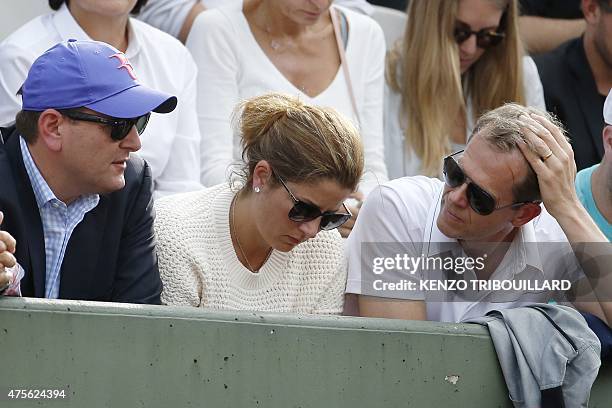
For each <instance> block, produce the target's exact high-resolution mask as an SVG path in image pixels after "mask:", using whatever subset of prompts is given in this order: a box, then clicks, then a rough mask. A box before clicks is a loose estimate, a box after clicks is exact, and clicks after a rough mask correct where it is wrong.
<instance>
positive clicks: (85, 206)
mask: <svg viewBox="0 0 612 408" xmlns="http://www.w3.org/2000/svg"><path fill="white" fill-rule="evenodd" d="M19 144H20V145H21V156H22V157H23V164H24V165H25V168H26V171H27V172H28V177H29V178H30V184H31V185H32V190H34V196H35V197H36V203H37V204H38V211H39V212H40V219H41V221H42V226H43V234H44V236H45V257H46V277H45V297H46V298H49V299H57V297H58V296H59V286H60V276H59V275H60V270H61V268H62V261H63V260H64V253H65V252H66V247H67V246H68V241H69V240H70V236H71V235H72V231H74V228H75V227H76V226H77V225H78V224H79V223H80V222H81V221H82V220H83V217H85V214H87V212H89V211H91V210H92V209H94V208H95V207H96V206H97V205H98V202H99V201H100V196H99V195H97V194H93V195H88V196H81V197H79V198H77V199H76V200H74V201H73V202H71V203H70V204H68V205H66V204H64V203H63V202H62V201H60V200H59V199H58V198H57V197H56V196H55V194H53V191H51V189H50V188H49V185H48V184H47V182H46V181H45V179H44V178H43V176H42V175H41V174H40V171H39V170H38V167H36V164H35V163H34V160H33V159H32V156H31V155H30V150H29V149H28V146H27V143H26V142H25V140H23V138H22V137H21V136H20V137H19Z"/></svg>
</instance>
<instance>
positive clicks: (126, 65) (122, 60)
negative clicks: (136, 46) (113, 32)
mask: <svg viewBox="0 0 612 408" xmlns="http://www.w3.org/2000/svg"><path fill="white" fill-rule="evenodd" d="M113 57H115V58H117V59H118V60H119V62H120V63H121V65H119V66H118V67H117V69H121V68H125V69H126V70H127V72H128V74H130V77H132V79H134V80H136V74H135V73H134V68H133V67H132V64H130V61H128V59H127V57H126V56H125V54H123V53H122V52H118V53H116V54H113V55H111V56H110V57H108V58H113Z"/></svg>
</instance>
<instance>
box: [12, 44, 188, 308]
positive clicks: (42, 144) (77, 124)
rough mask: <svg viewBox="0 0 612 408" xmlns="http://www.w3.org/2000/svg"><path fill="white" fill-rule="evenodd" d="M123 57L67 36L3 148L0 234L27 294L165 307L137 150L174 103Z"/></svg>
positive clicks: (36, 71)
mask: <svg viewBox="0 0 612 408" xmlns="http://www.w3.org/2000/svg"><path fill="white" fill-rule="evenodd" d="M134 77H135V75H134V72H133V69H132V67H131V65H130V62H129V61H128V60H127V58H126V57H125V55H124V54H123V53H121V52H119V51H118V50H117V49H115V48H113V47H111V46H109V45H107V44H105V43H102V42H97V41H76V40H68V41H67V42H62V43H59V44H57V45H55V46H54V47H52V48H51V49H49V50H47V51H46V52H45V53H44V54H42V55H41V56H40V57H39V58H38V59H37V60H36V61H35V62H34V64H33V65H32V67H31V68H30V71H29V73H28V76H27V78H26V80H25V82H24V84H23V86H22V87H21V90H20V92H21V94H22V98H23V107H22V110H21V111H20V112H19V113H18V114H17V120H16V125H15V127H14V128H10V129H9V130H8V131H7V132H6V135H5V136H4V144H3V145H2V144H0V174H2V183H0V210H1V211H3V212H4V224H3V226H2V228H3V229H4V230H5V231H7V232H8V233H10V234H11V235H12V236H13V237H14V238H15V240H16V241H17V246H16V250H15V253H14V256H15V258H16V260H17V262H18V264H19V265H20V266H21V267H22V268H23V269H24V271H25V276H24V278H23V279H22V280H21V293H22V294H23V296H30V297H46V298H61V299H79V300H99V301H114V302H134V303H154V304H158V303H160V294H161V289H162V285H161V280H160V277H159V271H158V267H157V257H156V254H155V239H154V235H153V199H152V180H151V171H150V169H149V166H148V165H147V163H146V162H145V161H144V160H142V159H141V158H139V157H137V156H132V155H131V153H133V152H135V151H137V150H139V149H140V146H141V144H140V134H142V132H143V131H144V130H145V127H146V125H147V122H148V120H149V116H150V115H151V111H153V112H158V113H168V112H171V111H172V110H173V109H174V108H175V107H176V104H177V99H176V97H174V96H171V95H167V94H165V93H162V92H158V91H155V90H153V89H150V88H147V87H145V86H143V85H141V84H139V83H138V82H137V81H136V80H135V79H134Z"/></svg>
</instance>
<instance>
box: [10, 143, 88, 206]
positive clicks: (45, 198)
mask: <svg viewBox="0 0 612 408" xmlns="http://www.w3.org/2000/svg"><path fill="white" fill-rule="evenodd" d="M19 145H20V147H21V157H22V159H23V164H24V166H25V168H26V172H27V173H28V178H29V179H30V185H31V186H32V190H33V191H34V198H36V204H37V205H38V209H39V210H40V209H41V208H43V207H44V206H45V205H46V204H47V203H48V202H62V201H61V200H60V199H59V198H57V197H56V195H55V194H54V193H53V191H52V190H51V187H49V184H47V181H46V180H45V178H44V177H43V176H42V174H41V173H40V170H38V167H37V166H36V163H34V159H33V158H32V155H31V154H30V149H29V148H28V144H27V143H26V141H25V140H24V139H23V137H22V136H19ZM80 201H82V202H84V203H86V205H85V207H86V208H87V209H88V210H89V209H92V208H94V207H96V206H97V205H98V202H99V201H100V195H99V194H89V195H86V196H81V197H79V198H78V199H77V200H75V201H74V202H75V203H76V202H80ZM71 204H72V203H71ZM69 208H70V207H69Z"/></svg>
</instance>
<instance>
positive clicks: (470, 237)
mask: <svg viewBox="0 0 612 408" xmlns="http://www.w3.org/2000/svg"><path fill="white" fill-rule="evenodd" d="M551 120H552V118H551V117H550V116H549V115H548V114H547V113H544V112H542V111H539V110H537V109H534V108H525V107H523V106H521V105H518V104H506V105H504V106H502V107H500V108H497V109H495V110H493V111H490V112H488V113H486V114H485V115H483V116H482V117H481V118H480V119H479V120H478V122H477V123H476V126H475V130H474V135H473V136H472V137H471V139H470V141H469V142H468V144H467V147H466V149H465V151H464V152H457V153H455V154H452V155H450V156H447V157H446V158H445V159H444V166H443V168H444V175H445V181H446V182H445V183H444V182H442V181H440V180H439V179H437V178H427V177H423V176H415V177H405V178H400V179H396V180H393V181H391V182H389V183H387V184H385V185H383V186H381V187H380V188H379V189H378V190H376V191H373V192H372V193H371V194H370V196H369V197H368V199H367V200H366V202H365V203H364V205H363V207H362V210H361V214H360V216H359V219H358V220H357V223H356V225H355V228H354V230H353V232H352V233H351V235H350V237H349V239H348V242H347V258H348V282H347V288H346V291H347V293H348V294H349V295H347V300H348V301H349V302H350V304H351V306H352V307H350V308H347V312H353V313H354V312H356V310H355V309H354V307H355V306H357V310H358V313H359V314H360V315H361V316H370V317H390V318H402V319H415V320H425V319H427V320H434V321H447V322H460V321H463V320H465V319H468V318H472V317H477V316H483V315H484V314H486V313H487V312H488V311H490V310H493V309H498V310H499V309H504V308H511V307H518V306H521V305H524V304H526V303H530V302H548V301H551V300H555V301H566V300H568V299H571V297H567V296H565V295H566V291H567V290H568V289H569V286H572V284H574V288H575V289H580V291H579V293H582V292H584V290H587V291H590V292H589V293H588V294H589V295H595V297H593V296H590V297H588V296H586V295H587V293H584V294H585V296H583V297H578V298H577V299H578V300H580V302H578V301H575V302H574V304H575V305H576V306H577V307H578V308H579V309H581V310H582V311H586V312H590V313H593V314H595V315H597V316H598V317H600V318H602V320H604V321H607V322H610V321H612V319H611V318H612V313H611V310H612V306H611V304H610V303H609V300H610V299H612V297H610V295H611V293H610V289H611V288H612V285H610V282H609V279H610V278H609V276H607V277H606V276H605V273H604V274H602V272H606V271H607V270H609V267H608V266H609V263H608V264H607V265H603V266H602V265H601V264H598V265H596V266H597V267H598V268H599V269H597V270H595V271H593V269H592V268H591V267H589V268H587V267H585V266H584V265H588V264H589V262H591V263H593V259H595V261H594V262H595V263H596V262H597V259H600V260H602V259H603V260H604V262H609V260H610V256H611V254H612V252H611V249H612V247H611V246H610V243H609V242H608V241H607V239H606V238H605V236H604V235H603V234H602V233H601V231H599V229H598V228H597V226H596V225H595V224H594V223H593V221H592V220H591V218H590V217H589V215H588V213H587V212H586V210H585V209H584V207H582V205H581V204H580V202H579V200H578V198H577V196H576V190H575V188H574V177H575V174H576V165H575V163H574V161H573V153H572V150H571V146H570V145H569V143H568V142H567V140H566V138H565V136H564V134H563V133H562V131H561V130H560V128H558V127H557V126H556V125H555V124H553V123H552V122H551ZM541 201H542V202H543V203H544V206H545V207H546V209H543V208H542V207H541V205H540V202H541ZM568 241H569V243H571V244H577V243H592V244H584V248H585V249H581V250H580V251H579V253H576V255H580V256H579V257H578V258H579V259H584V257H589V258H588V259H589V262H586V263H585V262H582V261H581V262H580V264H578V262H577V259H576V258H577V257H576V256H574V255H575V254H574V252H573V251H572V247H571V246H570V245H569V244H568ZM576 248H580V246H574V249H576ZM576 251H578V250H577V249H576ZM598 251H603V252H602V254H603V256H601V257H599V258H597V257H598V256H599V255H601V254H598ZM404 255H405V256H406V258H407V261H406V263H404ZM397 256H399V262H396V261H397V259H396V257H397ZM436 258H439V259H440V260H441V261H442V260H443V261H444V262H445V266H439V265H440V262H441V261H439V262H438V263H436V261H435V260H436ZM411 259H412V261H411ZM418 259H420V261H418ZM470 259H471V261H470ZM606 259H607V261H605V260H606ZM417 261H418V262H420V264H418V265H417V264H416V262H417ZM411 262H415V263H411ZM446 262H449V263H448V266H446V265H447V264H446ZM581 267H583V268H584V271H582V269H581ZM598 274H599V275H598ZM585 275H586V278H588V279H586V280H585V279H582V278H583V277H584V276H585ZM529 280H531V281H534V280H535V281H539V282H543V281H547V282H548V283H547V284H548V285H549V287H548V288H547V287H546V284H543V283H542V284H539V286H537V285H535V284H528V283H525V281H529ZM431 281H445V282H449V281H456V282H459V281H461V282H465V283H464V285H468V286H467V287H461V286H459V284H456V285H457V286H456V287H452V286H451V287H450V288H445V287H441V288H436V287H434V286H431V285H430V283H431ZM595 281H597V282H595ZM423 282H425V283H423ZM494 282H499V284H504V285H507V284H508V283H513V282H515V283H513V285H517V284H518V286H504V287H505V288H507V289H503V290H495V289H494V288H493V286H491V285H492V283H494ZM504 282H505V283H504ZM383 283H393V284H396V285H394V286H389V285H386V286H383ZM451 285H452V284H451ZM473 285H476V286H473ZM481 285H482V286H481ZM521 285H523V286H522V287H521ZM525 285H527V286H525ZM528 285H531V286H528ZM538 288H539V289H538ZM351 294H357V295H358V296H357V297H355V295H351ZM583 299H587V300H588V301H587V302H583V301H582V300H583ZM355 301H357V304H356V305H355V303H354V302H355Z"/></svg>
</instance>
